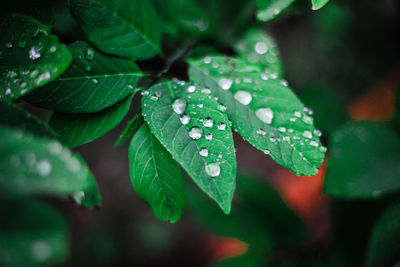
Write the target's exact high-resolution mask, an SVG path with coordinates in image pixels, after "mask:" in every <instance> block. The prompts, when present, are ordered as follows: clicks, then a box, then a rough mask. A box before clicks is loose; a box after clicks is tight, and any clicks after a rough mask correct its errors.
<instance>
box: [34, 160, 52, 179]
mask: <svg viewBox="0 0 400 267" xmlns="http://www.w3.org/2000/svg"><path fill="white" fill-rule="evenodd" d="M52 168H53V167H52V166H51V164H50V162H48V161H47V160H42V161H40V162H38V164H37V165H36V170H37V172H38V173H39V175H40V176H48V175H49V174H50V173H51V170H52Z"/></svg>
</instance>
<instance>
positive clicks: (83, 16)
mask: <svg viewBox="0 0 400 267" xmlns="http://www.w3.org/2000/svg"><path fill="white" fill-rule="evenodd" d="M70 8H71V13H72V15H73V16H74V18H75V19H76V20H77V21H78V23H79V24H80V25H81V27H82V30H83V31H84V33H85V35H86V37H87V39H88V40H89V41H90V42H91V43H93V44H94V45H95V46H96V47H97V48H98V49H100V50H101V51H103V52H105V53H109V54H113V55H117V56H123V57H134V58H138V59H147V58H151V57H152V56H154V55H156V54H157V53H159V52H160V50H161V49H160V43H161V31H162V28H161V23H160V21H159V18H158V16H157V14H156V12H155V10H154V8H153V6H152V4H151V2H150V1H148V0H71V1H70Z"/></svg>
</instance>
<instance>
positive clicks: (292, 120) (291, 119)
mask: <svg viewBox="0 0 400 267" xmlns="http://www.w3.org/2000/svg"><path fill="white" fill-rule="evenodd" d="M289 120H290V121H291V122H295V121H297V119H296V118H290V119H289Z"/></svg>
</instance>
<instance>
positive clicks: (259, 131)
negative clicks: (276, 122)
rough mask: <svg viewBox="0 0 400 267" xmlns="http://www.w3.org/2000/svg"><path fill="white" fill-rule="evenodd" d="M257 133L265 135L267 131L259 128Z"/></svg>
mask: <svg viewBox="0 0 400 267" xmlns="http://www.w3.org/2000/svg"><path fill="white" fill-rule="evenodd" d="M257 134H259V135H265V134H266V132H265V131H264V130H263V129H258V130H257Z"/></svg>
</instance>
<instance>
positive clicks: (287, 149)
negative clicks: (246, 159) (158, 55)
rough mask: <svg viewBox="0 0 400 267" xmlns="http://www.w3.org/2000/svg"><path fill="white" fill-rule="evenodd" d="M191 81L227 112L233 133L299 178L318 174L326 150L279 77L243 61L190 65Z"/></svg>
mask: <svg viewBox="0 0 400 267" xmlns="http://www.w3.org/2000/svg"><path fill="white" fill-rule="evenodd" d="M189 63H190V64H191V66H190V69H189V76H190V79H191V80H193V81H195V82H197V83H198V84H201V85H202V86H207V87H209V88H210V90H211V91H212V94H213V95H214V96H216V97H218V101H219V102H221V103H222V104H224V105H225V106H226V108H227V110H226V113H227V114H228V117H229V119H230V120H231V121H232V122H233V128H234V129H235V131H237V132H238V133H239V134H240V135H241V136H243V137H244V138H245V139H246V140H247V141H248V142H250V143H251V144H252V145H253V146H255V147H256V148H257V149H260V150H262V151H264V152H265V153H266V154H269V155H271V157H272V158H273V159H274V160H275V161H276V162H278V163H279V164H281V165H283V166H285V167H287V168H289V169H290V170H291V171H293V172H295V173H296V174H298V175H314V174H316V173H317V172H318V169H317V167H318V166H320V165H321V163H322V161H323V159H324V154H325V153H324V152H325V150H326V148H325V147H323V146H322V145H321V143H320V140H319V136H320V132H319V131H318V130H316V129H315V128H314V125H313V118H312V117H311V113H312V111H311V110H309V109H307V108H305V107H304V105H303V104H302V103H301V101H300V100H299V99H298V98H297V97H296V95H295V94H294V93H293V92H292V91H291V90H290V88H289V87H288V85H287V82H286V81H284V80H280V79H277V75H276V74H273V73H272V74H271V73H268V72H264V71H261V70H260V68H259V67H258V66H256V65H251V64H248V63H246V62H243V61H241V60H239V59H233V58H228V57H221V56H215V57H210V56H207V57H205V58H204V59H197V60H189Z"/></svg>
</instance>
